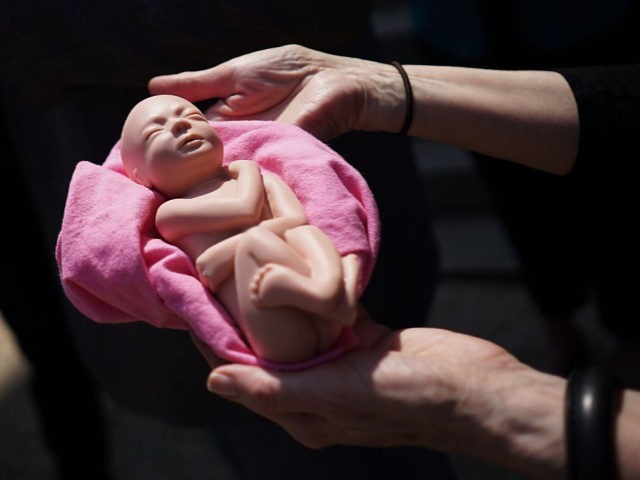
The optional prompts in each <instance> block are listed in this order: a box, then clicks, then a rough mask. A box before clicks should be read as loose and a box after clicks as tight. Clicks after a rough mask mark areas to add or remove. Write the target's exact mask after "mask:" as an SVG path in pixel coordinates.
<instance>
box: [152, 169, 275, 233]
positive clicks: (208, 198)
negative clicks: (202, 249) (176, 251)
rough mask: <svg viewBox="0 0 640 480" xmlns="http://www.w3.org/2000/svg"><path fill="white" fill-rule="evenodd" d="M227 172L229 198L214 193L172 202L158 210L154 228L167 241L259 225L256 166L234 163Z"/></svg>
mask: <svg viewBox="0 0 640 480" xmlns="http://www.w3.org/2000/svg"><path fill="white" fill-rule="evenodd" d="M227 172H228V174H229V176H230V177H231V178H232V179H235V180H236V182H237V183H236V188H235V192H234V193H233V194H231V195H222V194H219V195H216V194H215V193H216V192H215V191H214V192H212V193H211V194H206V195H201V196H199V197H195V198H176V199H173V200H169V201H167V202H165V203H163V204H162V205H161V206H160V208H158V212H157V214H156V227H157V228H158V231H159V232H160V234H161V235H162V236H163V237H164V238H165V239H166V240H167V241H169V242H172V241H176V240H177V239H179V238H181V237H183V236H185V235H189V234H194V233H201V232H224V231H233V230H238V229H242V228H244V227H247V226H249V225H254V224H255V223H256V222H258V221H259V219H260V215H261V214H262V208H263V204H264V187H263V185H262V175H261V174H260V169H259V167H258V165H257V164H255V163H254V162H250V161H247V160H237V161H235V162H232V163H231V164H230V165H229V166H228V167H227Z"/></svg>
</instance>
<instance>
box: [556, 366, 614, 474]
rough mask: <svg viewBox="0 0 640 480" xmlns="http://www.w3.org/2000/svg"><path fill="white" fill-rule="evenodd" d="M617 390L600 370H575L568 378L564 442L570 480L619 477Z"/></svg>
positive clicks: (608, 377)
mask: <svg viewBox="0 0 640 480" xmlns="http://www.w3.org/2000/svg"><path fill="white" fill-rule="evenodd" d="M620 388H621V386H620V383H619V381H618V380H617V379H616V377H615V376H614V375H613V374H612V373H611V372H610V371H609V370H607V369H605V368H602V367H589V368H583V369H580V370H576V371H574V372H573V373H572V374H571V376H570V377H569V381H568V382H567V394H566V424H565V439H566V449H567V478H569V479H570V480H612V479H615V478H618V477H617V475H616V460H615V448H614V424H613V420H614V417H615V412H616V411H617V409H618V407H619V400H620V399H619V395H618V393H619V390H620Z"/></svg>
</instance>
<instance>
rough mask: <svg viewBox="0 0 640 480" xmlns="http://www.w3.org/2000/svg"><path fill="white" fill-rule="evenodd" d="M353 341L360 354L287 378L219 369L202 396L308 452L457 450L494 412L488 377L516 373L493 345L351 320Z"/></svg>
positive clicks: (436, 332)
mask: <svg viewBox="0 0 640 480" xmlns="http://www.w3.org/2000/svg"><path fill="white" fill-rule="evenodd" d="M357 333H358V335H359V337H360V338H361V340H362V345H361V348H360V349H359V350H357V351H355V352H353V353H351V354H348V355H347V356H345V357H343V358H342V359H340V360H337V361H333V362H329V363H327V364H323V365H321V366H318V367H316V368H313V369H310V370H304V371H301V372H296V373H282V372H272V371H266V370H263V369H260V368H257V367H252V366H247V365H223V366H221V367H218V368H216V369H214V370H213V372H212V374H211V376H210V377H209V381H208V387H209V389H210V390H212V391H214V392H216V393H219V394H221V395H222V396H224V397H225V398H227V399H229V400H232V401H235V402H239V403H241V404H243V405H244V406H246V407H247V408H249V409H251V410H253V411H254V412H256V413H258V414H260V415H263V416H265V417H267V418H269V419H271V420H272V421H274V422H276V423H278V424H280V425H281V426H282V427H283V428H284V429H285V430H287V431H288V432H289V433H290V434H291V435H292V436H293V437H294V438H296V439H297V440H298V441H300V442H301V443H303V444H304V445H306V446H308V447H311V448H322V447H325V446H329V445H334V444H346V445H364V446H397V445H407V444H413V445H422V446H425V447H431V448H438V449H444V450H460V449H461V447H463V446H464V447H465V448H467V447H469V446H470V445H471V444H474V443H476V441H477V443H479V442H480V440H478V439H477V437H478V434H477V432H475V431H474V429H479V426H478V424H479V423H481V421H482V420H483V419H485V418H490V417H491V418H492V416H493V414H494V413H495V412H494V411H493V410H492V408H493V407H494V406H495V405H493V404H492V403H491V395H490V394H488V393H487V392H490V393H493V385H494V383H495V382H494V379H493V377H494V376H495V375H496V374H497V372H502V371H509V370H513V369H518V368H520V365H521V364H520V363H519V362H518V361H517V360H516V359H515V358H514V357H513V356H511V355H510V354H508V353H507V352H506V351H505V350H503V349H502V348H500V347H498V346H497V345H494V344H492V343H490V342H487V341H484V340H480V339H477V338H473V337H469V336H466V335H461V334H457V333H453V332H448V331H445V330H439V329H426V328H423V329H409V330H404V331H400V332H390V331H389V330H387V329H386V328H385V327H382V326H381V325H378V324H375V323H373V322H372V321H370V320H368V319H366V318H364V319H362V318H361V319H360V321H359V322H358V324H357ZM483 389H484V390H486V392H485V391H484V390H483ZM462 439H464V440H465V441H466V442H467V443H466V444H465V443H464V442H463V441H462ZM483 441H485V442H486V439H483ZM484 447H486V445H485V446H484Z"/></svg>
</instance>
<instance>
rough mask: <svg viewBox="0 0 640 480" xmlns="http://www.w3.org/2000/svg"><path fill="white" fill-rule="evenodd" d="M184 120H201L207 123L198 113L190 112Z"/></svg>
mask: <svg viewBox="0 0 640 480" xmlns="http://www.w3.org/2000/svg"><path fill="white" fill-rule="evenodd" d="M186 118H192V119H194V120H203V121H205V122H206V121H207V119H206V118H205V117H204V115H203V114H202V113H200V112H190V113H189V114H187V115H186Z"/></svg>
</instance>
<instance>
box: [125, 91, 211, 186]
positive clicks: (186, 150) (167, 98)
mask: <svg viewBox="0 0 640 480" xmlns="http://www.w3.org/2000/svg"><path fill="white" fill-rule="evenodd" d="M120 151H121V155H122V163H123V165H124V168H125V170H126V172H127V175H129V177H130V178H131V179H132V180H134V181H135V182H137V183H140V184H141V185H144V186H146V187H149V188H153V189H155V190H157V191H158V192H160V193H162V194H163V195H165V196H166V197H168V198H175V197H180V196H182V195H184V194H185V193H186V192H188V191H189V190H190V189H191V188H193V187H195V186H197V185H198V184H200V183H202V182H204V181H206V180H207V179H210V178H211V177H213V176H216V175H217V174H218V171H219V170H220V168H221V166H222V155H223V147H222V141H221V140H220V137H218V134H217V133H216V131H215V129H214V128H213V127H212V126H211V125H210V124H209V122H208V121H207V119H206V118H205V116H204V115H203V114H202V112H201V111H200V110H198V108H197V107H196V106H195V105H193V104H192V103H191V102H189V101H187V100H185V99H184V98H181V97H176V96H174V95H156V96H153V97H149V98H146V99H144V100H142V101H141V102H140V103H138V104H137V105H136V106H134V107H133V109H132V110H131V112H130V113H129V115H128V116H127V119H126V120H125V122H124V126H123V128H122V138H121V144H120Z"/></svg>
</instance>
